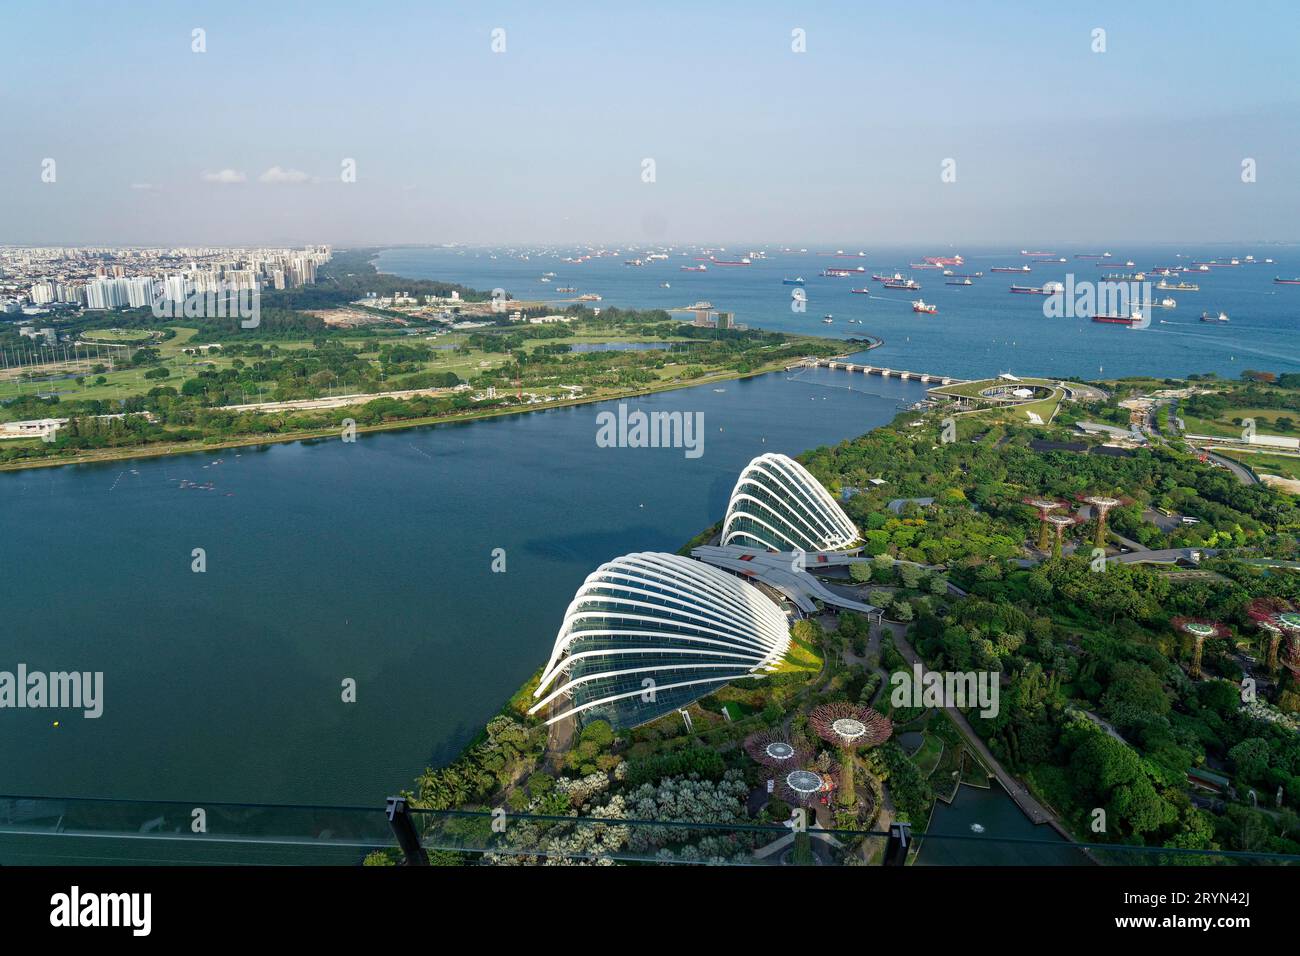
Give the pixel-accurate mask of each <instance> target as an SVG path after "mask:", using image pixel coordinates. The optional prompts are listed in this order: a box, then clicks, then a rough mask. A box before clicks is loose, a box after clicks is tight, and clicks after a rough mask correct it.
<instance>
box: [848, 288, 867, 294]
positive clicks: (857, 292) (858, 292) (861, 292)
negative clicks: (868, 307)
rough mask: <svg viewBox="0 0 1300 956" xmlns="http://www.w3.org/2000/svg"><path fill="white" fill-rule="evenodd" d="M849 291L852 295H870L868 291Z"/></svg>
mask: <svg viewBox="0 0 1300 956" xmlns="http://www.w3.org/2000/svg"><path fill="white" fill-rule="evenodd" d="M849 291H850V292H852V293H853V294H854V295H871V290H870V289H850V290H849Z"/></svg>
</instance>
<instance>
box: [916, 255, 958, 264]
mask: <svg viewBox="0 0 1300 956" xmlns="http://www.w3.org/2000/svg"><path fill="white" fill-rule="evenodd" d="M921 261H922V262H929V263H931V264H932V265H936V266H959V265H961V264H962V263H963V262H965V261H966V260H965V259H963V258H962V257H961V256H926V257H925V258H924V259H922V260H921Z"/></svg>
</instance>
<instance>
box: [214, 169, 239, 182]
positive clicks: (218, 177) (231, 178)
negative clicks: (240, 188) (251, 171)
mask: <svg viewBox="0 0 1300 956" xmlns="http://www.w3.org/2000/svg"><path fill="white" fill-rule="evenodd" d="M203 179H204V181H205V182H209V183H242V182H245V181H246V180H247V179H248V177H247V176H245V175H244V174H243V173H241V172H239V171H238V170H235V169H223V170H220V171H219V172H215V173H204V174H203Z"/></svg>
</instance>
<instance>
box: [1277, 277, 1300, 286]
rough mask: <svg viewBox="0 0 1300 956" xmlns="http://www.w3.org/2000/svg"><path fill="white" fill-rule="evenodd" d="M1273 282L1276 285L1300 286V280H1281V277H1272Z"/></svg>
mask: <svg viewBox="0 0 1300 956" xmlns="http://www.w3.org/2000/svg"><path fill="white" fill-rule="evenodd" d="M1273 282H1274V284H1276V285H1300V278H1295V279H1283V278H1282V277H1281V276H1274V277H1273Z"/></svg>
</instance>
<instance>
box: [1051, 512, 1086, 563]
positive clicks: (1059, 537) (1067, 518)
mask: <svg viewBox="0 0 1300 956" xmlns="http://www.w3.org/2000/svg"><path fill="white" fill-rule="evenodd" d="M1047 523H1048V524H1049V525H1051V526H1052V529H1053V530H1054V531H1055V532H1056V538H1055V539H1054V540H1053V541H1052V557H1054V558H1059V557H1060V556H1061V552H1062V550H1063V549H1064V548H1065V529H1066V528H1069V527H1071V526H1072V525H1075V524H1078V523H1079V522H1078V519H1077V518H1075V517H1074V516H1073V515H1048V516H1047Z"/></svg>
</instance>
